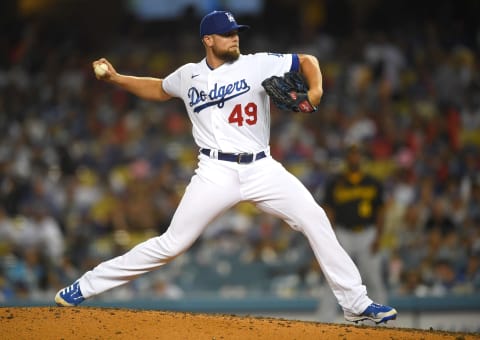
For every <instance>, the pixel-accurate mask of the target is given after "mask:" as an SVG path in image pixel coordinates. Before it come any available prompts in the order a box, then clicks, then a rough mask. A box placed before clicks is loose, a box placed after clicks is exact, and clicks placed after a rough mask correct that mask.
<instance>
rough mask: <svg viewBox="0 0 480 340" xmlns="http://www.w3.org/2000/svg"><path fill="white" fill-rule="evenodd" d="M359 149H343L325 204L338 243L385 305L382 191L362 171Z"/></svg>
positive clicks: (349, 147) (370, 288)
mask: <svg viewBox="0 0 480 340" xmlns="http://www.w3.org/2000/svg"><path fill="white" fill-rule="evenodd" d="M362 158H363V154H362V150H361V146H360V145H358V144H352V145H350V146H348V147H347V149H346V157H345V170H344V171H343V172H342V173H340V174H338V175H337V176H335V177H333V178H332V179H331V181H329V182H327V186H326V190H325V197H324V202H323V203H324V204H323V208H324V209H325V211H326V213H327V215H328V217H329V218H330V220H331V221H332V225H333V226H334V228H335V233H336V235H337V238H338V240H339V242H340V244H342V245H343V247H344V249H345V250H346V251H347V252H348V254H349V255H350V256H351V257H352V259H353V260H354V262H355V263H356V264H357V267H358V269H359V271H360V274H361V276H362V278H363V280H364V282H365V284H366V286H367V287H368V288H369V291H368V294H369V295H370V296H372V297H373V298H374V299H375V300H376V301H379V302H380V303H385V302H386V300H387V293H386V287H385V283H384V280H383V276H382V258H381V255H380V252H379V250H380V249H379V248H380V247H379V246H380V238H381V236H382V228H383V215H384V189H383V185H382V183H381V182H380V181H379V180H377V179H376V178H375V177H373V176H371V175H368V174H366V173H364V172H363V171H362V169H361V162H362Z"/></svg>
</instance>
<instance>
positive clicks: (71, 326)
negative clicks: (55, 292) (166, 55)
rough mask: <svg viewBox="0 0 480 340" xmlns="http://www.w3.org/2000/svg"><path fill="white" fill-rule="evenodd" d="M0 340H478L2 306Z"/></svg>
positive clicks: (226, 318)
mask: <svg viewBox="0 0 480 340" xmlns="http://www.w3.org/2000/svg"><path fill="white" fill-rule="evenodd" d="M0 329H1V338H2V339H5V340H6V339H15V340H18V339H129V340H134V339H168V340H172V339H175V340H176V339H187V340H189V339H192V340H202V339H208V340H220V339H224V340H230V339H241V340H245V339H256V340H259V339H260V340H269V339H273V340H283V339H285V340H294V339H297V340H305V339H340V340H344V339H355V340H357V339H368V340H373V339H425V340H428V339H443V340H446V339H452V340H459V339H462V340H463V339H465V340H467V339H478V338H479V337H478V335H475V334H464V333H450V332H437V331H423V330H412V329H399V328H389V327H367V326H354V325H352V326H350V325H343V324H322V323H316V322H303V321H291V320H283V319H273V318H254V317H240V316H233V315H213V314H193V313H177V312H160V311H144V310H127V309H113V308H111V309H110V308H91V307H80V308H60V307H22V308H15V307H2V308H0Z"/></svg>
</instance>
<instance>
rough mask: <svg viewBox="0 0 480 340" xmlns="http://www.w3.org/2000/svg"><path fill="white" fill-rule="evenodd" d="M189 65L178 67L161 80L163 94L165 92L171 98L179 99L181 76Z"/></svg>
mask: <svg viewBox="0 0 480 340" xmlns="http://www.w3.org/2000/svg"><path fill="white" fill-rule="evenodd" d="M188 66H189V65H188V64H187V65H184V66H182V67H179V68H178V69H176V70H175V71H173V72H172V73H170V74H169V75H168V76H166V77H165V78H164V79H163V82H162V87H163V90H164V91H165V92H167V93H168V94H169V95H171V96H172V97H180V96H181V90H182V78H183V77H182V74H183V73H184V71H185V69H186V67H188Z"/></svg>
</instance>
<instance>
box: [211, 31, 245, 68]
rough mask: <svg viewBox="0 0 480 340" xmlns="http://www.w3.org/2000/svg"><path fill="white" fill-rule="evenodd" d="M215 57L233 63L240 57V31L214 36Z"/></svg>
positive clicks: (213, 50)
mask: <svg viewBox="0 0 480 340" xmlns="http://www.w3.org/2000/svg"><path fill="white" fill-rule="evenodd" d="M213 36H214V40H213V41H214V44H213V46H212V52H213V55H214V56H215V57H216V58H218V59H220V60H223V61H226V62H232V61H235V60H237V59H238V57H240V39H239V37H238V31H237V30H234V31H230V32H227V33H223V34H214V35H213Z"/></svg>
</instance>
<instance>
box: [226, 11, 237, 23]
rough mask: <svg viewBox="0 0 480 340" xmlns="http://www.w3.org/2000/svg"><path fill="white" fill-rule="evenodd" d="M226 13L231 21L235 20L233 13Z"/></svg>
mask: <svg viewBox="0 0 480 340" xmlns="http://www.w3.org/2000/svg"><path fill="white" fill-rule="evenodd" d="M225 15H226V16H227V18H228V20H229V21H230V22H235V18H234V17H233V15H232V13H230V12H225Z"/></svg>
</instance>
